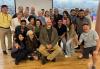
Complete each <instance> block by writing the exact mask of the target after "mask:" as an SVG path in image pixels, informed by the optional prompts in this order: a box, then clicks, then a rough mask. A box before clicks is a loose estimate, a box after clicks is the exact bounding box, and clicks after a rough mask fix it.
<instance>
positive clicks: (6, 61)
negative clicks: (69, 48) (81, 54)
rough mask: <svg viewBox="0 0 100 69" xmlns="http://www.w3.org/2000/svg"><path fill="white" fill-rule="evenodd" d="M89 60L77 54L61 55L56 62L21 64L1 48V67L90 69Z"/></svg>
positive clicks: (99, 65)
mask: <svg viewBox="0 0 100 69" xmlns="http://www.w3.org/2000/svg"><path fill="white" fill-rule="evenodd" d="M98 58H99V59H98V62H97V69H100V56H99V57H98ZM88 63H89V61H88V60H86V59H77V54H76V55H75V56H73V57H71V58H65V57H62V56H59V57H58V58H57V61H56V62H50V63H47V64H45V65H42V64H41V63H40V61H30V60H27V61H23V62H21V63H20V64H19V65H15V64H14V59H12V58H11V56H10V52H9V54H8V55H3V54H2V51H1V50H0V69H88Z"/></svg>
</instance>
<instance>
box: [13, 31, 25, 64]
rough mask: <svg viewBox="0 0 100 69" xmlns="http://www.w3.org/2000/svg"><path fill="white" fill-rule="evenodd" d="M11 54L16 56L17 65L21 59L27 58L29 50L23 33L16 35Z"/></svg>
mask: <svg viewBox="0 0 100 69" xmlns="http://www.w3.org/2000/svg"><path fill="white" fill-rule="evenodd" d="M11 56H12V57H13V58H15V64H16V65H18V64H19V62H20V61H21V60H23V59H26V56H27V50H26V44H25V37H24V35H23V34H22V33H20V34H18V35H17V36H16V39H15V43H14V46H13V48H12V51H11Z"/></svg>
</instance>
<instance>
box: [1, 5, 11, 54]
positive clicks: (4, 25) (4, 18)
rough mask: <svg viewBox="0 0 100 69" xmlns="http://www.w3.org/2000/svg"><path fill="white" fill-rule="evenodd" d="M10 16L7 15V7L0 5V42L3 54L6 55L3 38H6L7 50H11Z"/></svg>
mask: <svg viewBox="0 0 100 69" xmlns="http://www.w3.org/2000/svg"><path fill="white" fill-rule="evenodd" d="M11 18H12V17H11V15H10V14H8V6H7V5H2V6H1V12H0V40H1V47H2V50H3V54H5V55H7V52H6V44H5V36H7V38H8V50H11V48H12V38H11V29H10V26H11Z"/></svg>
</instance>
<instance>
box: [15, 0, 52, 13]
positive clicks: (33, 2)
mask: <svg viewBox="0 0 100 69" xmlns="http://www.w3.org/2000/svg"><path fill="white" fill-rule="evenodd" d="M18 6H23V7H24V8H25V7H31V6H34V7H35V9H36V11H39V10H41V9H46V10H49V9H50V8H52V0H16V11H17V8H18Z"/></svg>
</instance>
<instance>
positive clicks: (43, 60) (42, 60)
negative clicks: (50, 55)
mask: <svg viewBox="0 0 100 69" xmlns="http://www.w3.org/2000/svg"><path fill="white" fill-rule="evenodd" d="M47 62H48V60H47V58H46V57H45V56H43V55H42V56H41V63H42V64H43V65H44V64H46V63H47Z"/></svg>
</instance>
